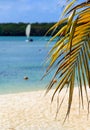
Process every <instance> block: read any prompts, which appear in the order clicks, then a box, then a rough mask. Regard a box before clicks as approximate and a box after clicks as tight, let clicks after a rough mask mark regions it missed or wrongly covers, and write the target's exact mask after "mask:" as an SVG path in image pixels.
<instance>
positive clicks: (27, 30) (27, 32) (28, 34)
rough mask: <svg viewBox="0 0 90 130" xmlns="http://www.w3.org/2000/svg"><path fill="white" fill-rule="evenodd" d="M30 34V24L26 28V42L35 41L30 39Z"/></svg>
mask: <svg viewBox="0 0 90 130" xmlns="http://www.w3.org/2000/svg"><path fill="white" fill-rule="evenodd" d="M30 32H31V24H28V25H27V27H26V36H27V40H26V41H33V40H32V39H30Z"/></svg>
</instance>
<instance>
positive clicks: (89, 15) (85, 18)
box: [79, 13, 90, 21]
mask: <svg viewBox="0 0 90 130" xmlns="http://www.w3.org/2000/svg"><path fill="white" fill-rule="evenodd" d="M89 17H90V14H89V13H86V15H85V14H84V15H83V16H81V17H79V21H81V20H86V21H87V20H89V21H90V18H89Z"/></svg>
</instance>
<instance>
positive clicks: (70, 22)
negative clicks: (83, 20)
mask: <svg viewBox="0 0 90 130" xmlns="http://www.w3.org/2000/svg"><path fill="white" fill-rule="evenodd" d="M74 15H75V10H74V11H73V12H71V14H70V16H69V17H68V23H67V29H66V32H65V33H67V32H68V30H69V28H70V26H71V25H72V20H73V17H74Z"/></svg>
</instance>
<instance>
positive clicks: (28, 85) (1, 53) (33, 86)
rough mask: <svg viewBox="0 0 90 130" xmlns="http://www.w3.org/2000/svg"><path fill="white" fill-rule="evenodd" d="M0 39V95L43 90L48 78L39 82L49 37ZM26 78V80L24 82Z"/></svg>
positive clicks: (43, 67)
mask: <svg viewBox="0 0 90 130" xmlns="http://www.w3.org/2000/svg"><path fill="white" fill-rule="evenodd" d="M32 38H33V40H34V41H33V42H26V37H0V94H2V93H15V92H23V91H24V92H25V91H31V90H38V89H43V88H45V87H46V84H47V82H48V81H49V80H50V76H48V77H46V78H45V79H44V80H42V81H41V78H42V76H43V74H44V73H45V70H46V67H45V66H44V61H45V58H46V56H47V53H48V51H49V49H50V46H49V47H48V48H47V47H46V43H47V41H48V40H49V37H32ZM24 76H28V77H29V79H28V80H24Z"/></svg>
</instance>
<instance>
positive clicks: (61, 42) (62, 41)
mask: <svg viewBox="0 0 90 130" xmlns="http://www.w3.org/2000/svg"><path fill="white" fill-rule="evenodd" d="M64 40H65V41H67V40H68V37H63V38H61V39H60V40H59V41H58V42H56V44H55V45H54V46H53V48H52V49H51V50H50V52H49V54H50V53H52V52H53V51H54V50H55V49H56V48H58V47H59V46H61V45H62V44H64Z"/></svg>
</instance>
